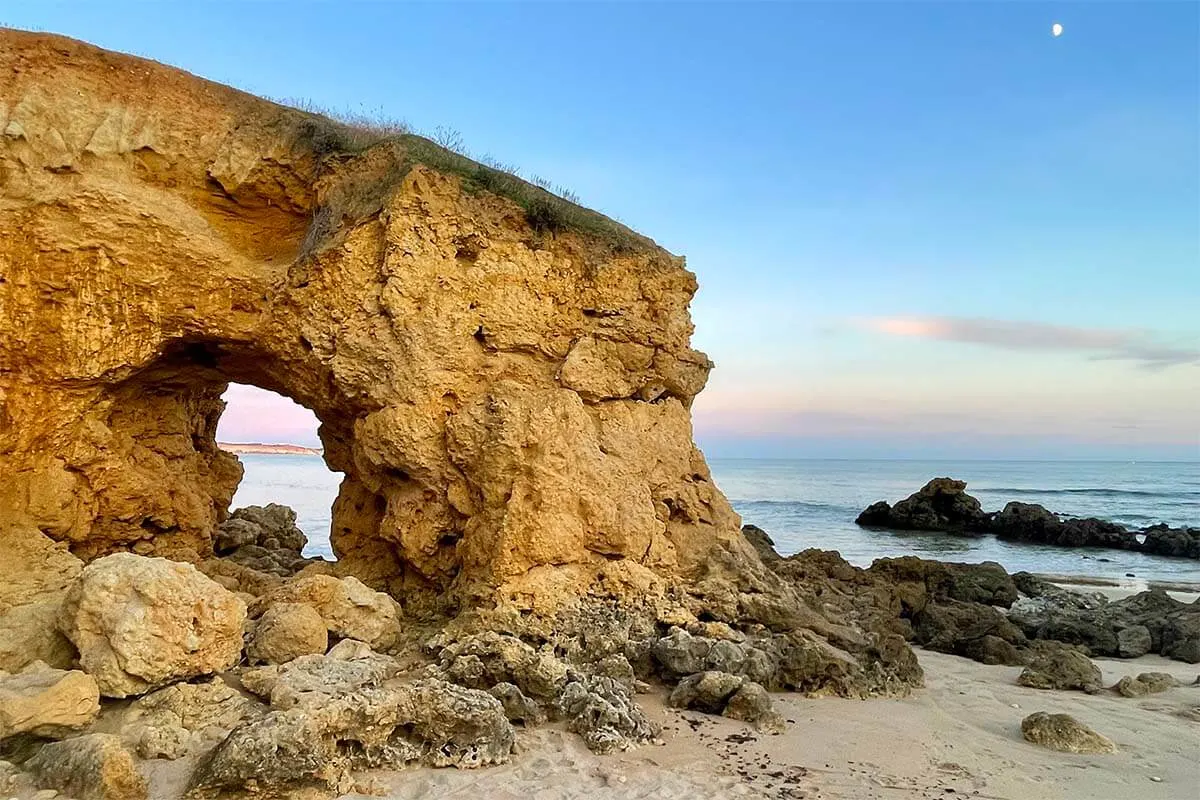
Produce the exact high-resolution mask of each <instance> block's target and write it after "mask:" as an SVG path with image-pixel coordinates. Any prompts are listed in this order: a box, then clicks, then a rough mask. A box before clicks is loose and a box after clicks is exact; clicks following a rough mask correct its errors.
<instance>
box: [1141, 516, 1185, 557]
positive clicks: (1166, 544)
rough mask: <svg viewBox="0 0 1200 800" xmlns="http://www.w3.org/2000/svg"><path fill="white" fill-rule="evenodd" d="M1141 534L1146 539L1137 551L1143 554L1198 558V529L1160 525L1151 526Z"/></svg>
mask: <svg viewBox="0 0 1200 800" xmlns="http://www.w3.org/2000/svg"><path fill="white" fill-rule="evenodd" d="M1142 533H1143V534H1144V535H1145V537H1146V538H1145V541H1143V542H1142V544H1141V547H1139V548H1138V549H1139V550H1141V551H1142V552H1143V553H1152V554H1154V555H1159V556H1179V557H1182V558H1200V528H1172V527H1170V526H1168V525H1165V524H1160V525H1151V526H1150V527H1149V528H1146V529H1145V530H1144V531H1142Z"/></svg>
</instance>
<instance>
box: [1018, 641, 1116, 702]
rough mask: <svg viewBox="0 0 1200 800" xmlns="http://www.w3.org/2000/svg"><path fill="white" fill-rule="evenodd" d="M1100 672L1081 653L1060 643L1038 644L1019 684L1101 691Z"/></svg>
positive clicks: (1034, 687)
mask: <svg viewBox="0 0 1200 800" xmlns="http://www.w3.org/2000/svg"><path fill="white" fill-rule="evenodd" d="M1100 680H1101V674H1100V668H1099V667H1097V666H1096V665H1095V664H1093V663H1092V660H1091V659H1090V658H1088V657H1087V656H1085V655H1084V654H1083V653H1080V652H1079V651H1078V650H1076V649H1074V648H1072V647H1068V646H1066V645H1063V644H1060V643H1058V642H1037V643H1035V646H1034V647H1032V648H1031V649H1030V653H1029V660H1028V666H1027V667H1025V669H1024V670H1022V671H1021V674H1020V675H1019V676H1017V683H1019V684H1020V685H1021V686H1028V687H1030V688H1031V689H1079V690H1081V691H1084V692H1088V693H1089V694H1090V693H1092V692H1096V691H1098V690H1099V689H1100Z"/></svg>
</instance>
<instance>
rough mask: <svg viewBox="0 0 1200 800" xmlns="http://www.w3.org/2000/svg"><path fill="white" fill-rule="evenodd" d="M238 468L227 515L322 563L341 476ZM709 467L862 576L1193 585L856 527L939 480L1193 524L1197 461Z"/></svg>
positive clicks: (1191, 564) (1081, 508)
mask: <svg viewBox="0 0 1200 800" xmlns="http://www.w3.org/2000/svg"><path fill="white" fill-rule="evenodd" d="M241 460H242V463H243V464H244V465H245V470H246V472H245V477H244V478H243V479H242V484H241V486H240V487H239V488H238V491H237V494H236V496H235V497H234V500H233V504H234V506H235V507H237V506H244V505H262V504H266V503H283V504H284V505H288V506H291V507H292V508H293V509H295V511H296V516H297V524H298V525H299V526H300V528H301V529H302V530H303V531H304V532H305V533H306V534H307V535H308V539H309V547H308V550H307V554H308V555H321V556H324V557H326V558H332V557H333V554H332V551H331V549H330V547H329V528H330V516H331V515H330V507H331V505H332V503H333V500H334V497H336V496H337V490H338V484H339V483H340V481H341V477H342V476H341V474H340V473H334V472H330V471H329V469H328V468H327V467H326V466H325V462H324V461H323V460H322V459H321V457H320V456H313V455H243V456H241ZM709 466H710V467H711V469H712V475H713V480H714V481H715V482H716V484H717V485H718V486H719V487H720V488H721V490H722V491H723V492H724V493H725V495H726V497H728V498H729V500H730V502H731V503H732V504H733V507H734V508H735V509H736V510H737V512H738V513H739V514H741V516H742V521H743V523H752V524H754V525H757V526H758V527H760V528H762V529H763V530H765V531H767V533H768V534H769V535H770V536H771V538H772V539H774V540H775V544H776V548H777V549H778V550H779V551H780V552H781V553H783V554H785V555H786V554H789V553H795V552H799V551H800V550H805V549H807V548H810V547H816V548H820V549H823V550H837V551H838V552H840V553H841V554H842V556H843V557H844V558H845V559H846V560H847V561H849V562H850V563H852V564H857V565H859V566H864V567H865V566H869V565H870V563H871V562H872V561H873V560H875V559H876V558H880V557H884V556H901V555H917V556H921V557H922V558H935V559H939V560H942V561H963V562H979V561H998V562H999V563H1000V564H1002V565H1004V567H1005V568H1006V569H1007V570H1008V571H1009V572H1017V571H1020V570H1026V571H1029V572H1039V573H1050V574H1054V575H1077V576H1089V577H1104V578H1114V579H1127V578H1130V577H1133V578H1136V579H1138V580H1140V581H1147V580H1166V581H1187V582H1198V581H1200V561H1196V560H1194V559H1184V558H1169V557H1165V556H1150V555H1144V554H1141V553H1132V552H1127V551H1124V550H1104V549H1092V548H1061V547H1049V546H1045V545H1028V544H1025V545H1023V544H1016V543H1008V542H1002V541H1000V540H998V539H996V538H995V537H992V536H982V537H970V538H965V537H958V536H951V535H946V534H939V533H923V532H912V531H877V530H865V529H863V528H860V527H858V526H857V525H855V524H854V518H855V517H856V516H857V515H858V513H859V512H860V511H862V510H863V509H864V508H866V507H867V506H868V505H870V504H871V503H873V502H875V501H876V500H887V501H889V502H893V503H894V502H895V501H897V500H901V499H903V498H905V497H907V496H908V495H909V494H911V493H913V492H915V491H916V490H917V489H919V488H921V486H923V485H924V484H925V482H926V481H928V480H929V479H930V478H935V477H942V476H948V477H953V478H958V479H959V480H965V481H966V482H967V491H968V492H969V493H970V494H972V495H974V496H975V497H977V498H979V501H980V502H981V503H982V504H983V507H984V510H987V511H994V510H999V509H1001V508H1003V507H1004V504H1005V503H1007V502H1008V501H1010V500H1019V501H1021V502H1026V503H1039V504H1041V505H1043V506H1045V507H1046V508H1048V509H1050V510H1052V511H1056V512H1060V513H1064V514H1072V515H1075V516H1081V517H1098V518H1100V519H1107V520H1111V521H1113V522H1119V523H1122V524H1124V525H1128V526H1130V527H1145V526H1147V525H1152V524H1154V523H1158V522H1166V523H1169V524H1171V525H1192V526H1196V527H1200V462H1185V463H1181V462H1145V461H1137V462H1127V461H1120V462H1116V461H1105V462H1100V461H1092V462H1081V461H957V462H956V461H870V460H854V461H851V460H845V461H843V460H782V459H728V460H726V459H713V460H710V462H709Z"/></svg>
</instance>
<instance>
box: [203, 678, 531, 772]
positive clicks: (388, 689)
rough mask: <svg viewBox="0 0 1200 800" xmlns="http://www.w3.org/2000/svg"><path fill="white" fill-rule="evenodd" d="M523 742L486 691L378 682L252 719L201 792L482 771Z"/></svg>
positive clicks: (206, 764)
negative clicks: (373, 774)
mask: <svg viewBox="0 0 1200 800" xmlns="http://www.w3.org/2000/svg"><path fill="white" fill-rule="evenodd" d="M292 663H295V662H292ZM513 737H514V734H513V729H512V726H511V725H510V724H509V722H508V720H507V719H506V718H505V715H504V707H503V706H502V705H501V704H500V701H499V700H497V699H496V698H494V697H492V696H491V695H489V694H487V693H486V692H481V691H478V690H474V689H464V688H463V687H461V686H455V685H454V684H449V683H445V682H443V681H436V680H417V681H413V682H411V683H402V684H398V685H390V684H388V685H379V686H376V685H372V686H366V687H364V688H361V689H358V690H356V691H351V692H349V693H346V694H337V695H333V696H329V695H324V696H313V697H310V698H307V699H305V700H303V701H301V702H299V703H297V704H295V705H293V706H292V707H291V708H288V709H286V710H274V711H271V712H269V713H267V714H266V715H264V716H263V717H261V718H259V719H256V720H253V721H250V722H247V723H244V724H243V725H241V726H239V727H238V728H236V729H235V730H234V731H233V732H232V733H230V735H229V736H228V737H227V738H226V739H225V740H224V741H223V742H221V744H220V745H218V746H217V747H216V749H214V750H213V751H212V753H211V754H210V755H209V756H208V757H207V758H206V759H205V760H204V761H203V762H202V763H201V765H200V766H199V767H198V768H197V771H196V773H195V775H194V776H193V787H194V788H197V789H243V788H247V787H248V786H251V785H265V786H278V785H286V784H289V783H296V782H305V781H327V782H330V783H332V784H334V785H336V784H337V782H338V779H339V778H340V777H341V776H342V775H344V774H345V773H346V772H347V771H349V770H351V769H375V768H382V769H398V768H400V767H403V766H406V765H409V764H426V765H429V766H434V767H447V766H455V767H480V766H486V765H488V764H499V763H503V762H504V761H507V760H508V758H509V755H510V753H511V752H512V747H513Z"/></svg>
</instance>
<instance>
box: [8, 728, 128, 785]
mask: <svg viewBox="0 0 1200 800" xmlns="http://www.w3.org/2000/svg"><path fill="white" fill-rule="evenodd" d="M25 767H26V769H28V770H29V771H31V772H32V773H33V774H34V776H35V777H36V779H37V782H38V785H39V786H41V787H43V788H47V789H57V790H59V791H61V792H62V793H63V794H65V795H67V796H69V797H74V798H78V800H147V790H146V779H145V778H143V777H142V775H141V773H140V772H138V769H137V765H135V764H134V761H133V758H132V756H130V754H129V752H128V751H127V750H125V748H124V747H123V746H122V745H121V740H120V739H118V738H117V737H116V736H113V735H111V734H107V733H89V734H86V735H84V736H77V737H75V738H73V739H66V740H64V741H61V742H53V743H51V744H48V745H46V746H45V747H43V748H42V749H41V750H39V751H38V752H37V753H36V754H35V755H34V756H33V758H31V759H30V760H29V761H28V762H27V763H26V764H25Z"/></svg>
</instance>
